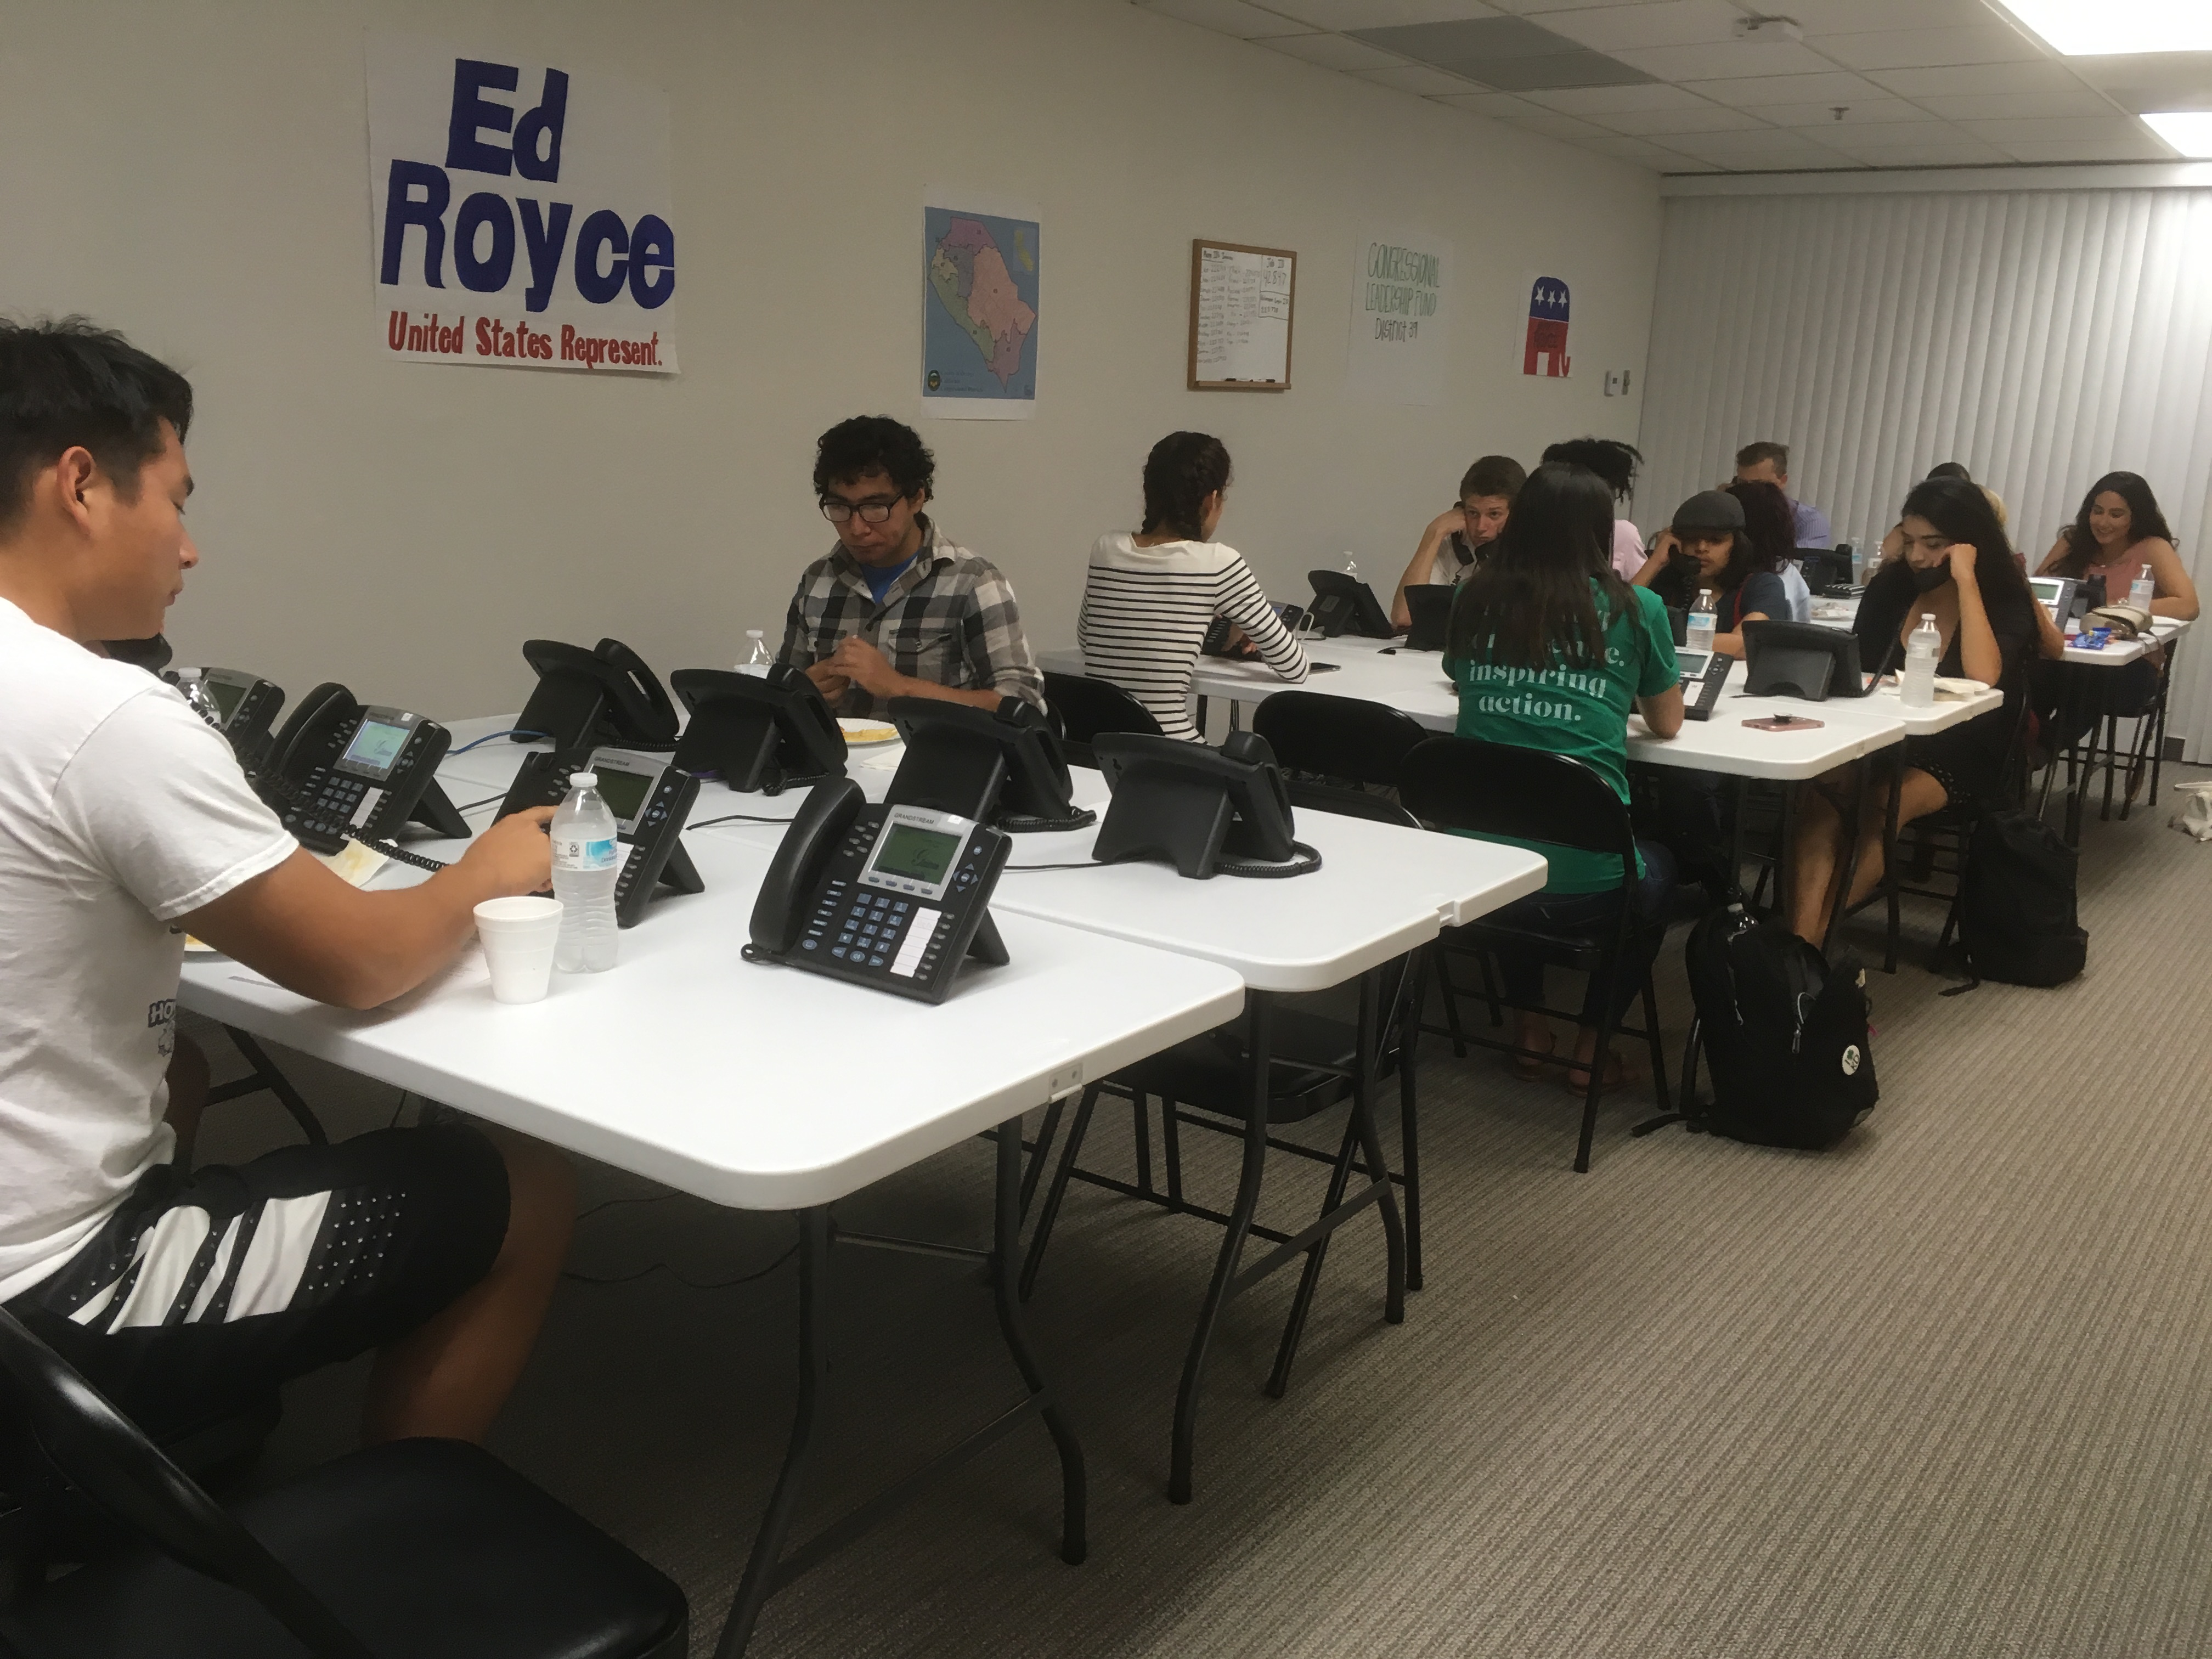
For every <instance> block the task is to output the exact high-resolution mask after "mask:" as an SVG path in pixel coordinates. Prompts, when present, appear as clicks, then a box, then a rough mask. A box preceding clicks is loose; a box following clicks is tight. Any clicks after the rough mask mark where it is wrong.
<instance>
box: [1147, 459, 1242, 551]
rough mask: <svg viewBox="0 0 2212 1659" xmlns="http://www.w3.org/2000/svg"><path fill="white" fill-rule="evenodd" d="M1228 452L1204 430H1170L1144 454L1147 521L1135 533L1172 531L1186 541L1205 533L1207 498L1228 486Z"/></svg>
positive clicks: (1193, 539)
mask: <svg viewBox="0 0 2212 1659" xmlns="http://www.w3.org/2000/svg"><path fill="white" fill-rule="evenodd" d="M1230 477H1231V470H1230V465H1229V451H1228V448H1227V447H1225V445H1224V444H1223V443H1222V441H1221V440H1220V439H1218V438H1216V437H1213V436H1211V435H1208V434H1206V433H1204V432H1170V433H1169V434H1168V435H1167V436H1166V437H1164V438H1163V439H1161V440H1160V441H1159V442H1158V443H1156V444H1154V445H1153V446H1152V453H1151V454H1149V455H1147V456H1146V457H1145V522H1144V526H1143V528H1142V529H1140V530H1139V532H1137V533H1138V534H1139V535H1140V536H1153V535H1158V534H1159V533H1160V532H1163V531H1172V532H1174V533H1175V534H1176V535H1178V536H1181V537H1182V538H1184V539H1185V540H1186V541H1198V540H1200V539H1202V538H1204V536H1205V534H1206V497H1207V496H1208V495H1212V493H1213V492H1214V491H1215V490H1217V489H1228V488H1229V480H1230Z"/></svg>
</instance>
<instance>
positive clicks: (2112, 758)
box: [2097, 714, 2120, 823]
mask: <svg viewBox="0 0 2212 1659" xmlns="http://www.w3.org/2000/svg"><path fill="white" fill-rule="evenodd" d="M2119 752H2120V717H2119V716H2118V714H2107V715H2106V716H2105V801H2104V805H2102V806H2100V808H2099V809H2098V811H2097V822H2098V823H2110V822H2111V821H2112V771H2113V764H2114V763H2115V762H2116V761H2118V759H2119Z"/></svg>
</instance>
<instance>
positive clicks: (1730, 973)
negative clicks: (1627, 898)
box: [1635, 904, 1881, 1152]
mask: <svg viewBox="0 0 2212 1659" xmlns="http://www.w3.org/2000/svg"><path fill="white" fill-rule="evenodd" d="M1685 956H1686V962H1687V965H1688V969H1689V979H1690V997H1691V1000H1692V1002H1694V1003H1695V1004H1696V1006H1697V1014H1698V1029H1697V1034H1696V1040H1697V1041H1698V1042H1699V1044H1700V1045H1701V1046H1702V1047H1703V1048H1704V1051H1705V1060H1706V1064H1707V1066H1709V1068H1710V1069H1711V1073H1712V1077H1713V1097H1712V1099H1711V1101H1710V1102H1708V1103H1695V1102H1692V1100H1691V1098H1690V1087H1691V1081H1692V1079H1690V1078H1688V1077H1686V1078H1684V1079H1683V1085H1682V1086H1683V1101H1684V1106H1683V1109H1682V1110H1681V1111H1680V1113H1676V1114H1673V1115H1669V1116H1668V1117H1663V1118H1658V1119H1655V1120H1654V1121H1651V1122H1650V1123H1644V1124H1638V1126H1637V1127H1636V1130H1635V1133H1638V1134H1644V1133H1648V1132H1649V1131H1650V1130H1652V1129H1656V1128H1657V1127H1659V1126H1660V1125H1661V1124H1662V1123H1670V1122H1673V1121H1675V1120H1676V1119H1677V1118H1680V1120H1681V1121H1685V1122H1686V1123H1688V1124H1689V1126H1690V1127H1691V1128H1692V1130H1705V1131H1708V1132H1710V1133H1713V1134H1717V1135H1726V1136H1727V1137H1728V1138H1729V1139H1731V1140H1744V1141H1749V1142H1751V1143H1752V1144H1753V1145H1754V1146H1794V1147H1798V1148H1802V1149H1803V1150H1807V1151H1812V1152H1819V1151H1821V1150H1823V1149H1825V1148H1826V1147H1829V1146H1834V1145H1835V1144H1836V1143H1837V1142H1838V1141H1839V1140H1841V1139H1843V1138H1844V1136H1845V1135H1847V1134H1849V1133H1850V1132H1851V1130H1852V1129H1853V1128H1855V1127H1857V1124H1858V1122H1859V1121H1860V1120H1861V1119H1862V1118H1863V1117H1865V1116H1866V1115H1867V1114H1868V1113H1869V1111H1871V1110H1873V1109H1874V1104H1875V1101H1876V1100H1878V1099H1879V1098H1880V1097H1881V1090H1880V1089H1879V1087H1878V1086H1877V1085H1876V1084H1875V1074H1874V1050H1873V1048H1871V1047H1870V1046H1869V1042H1868V1032H1867V995H1866V971H1865V969H1863V968H1861V967H1860V966H1859V963H1858V960H1857V957H1851V956H1848V955H1845V956H1842V957H1838V960H1837V961H1835V962H1834V963H1830V962H1829V961H1828V959H1827V958H1826V957H1823V956H1822V955H1821V954H1820V952H1819V951H1816V950H1814V948H1813V947H1812V946H1811V945H1808V944H1806V943H1805V941H1804V940H1803V939H1799V938H1798V937H1797V935H1796V934H1795V933H1791V932H1790V930H1789V929H1788V928H1787V927H1784V926H1783V925H1782V923H1780V922H1779V921H1773V920H1771V919H1762V918H1759V917H1755V916H1753V915H1751V914H1750V912H1748V911H1747V910H1746V909H1745V908H1744V907H1743V906H1742V905H1741V904H1730V905H1727V906H1724V907H1723V908H1720V909H1717V910H1715V911H1712V912H1711V914H1709V915H1706V916H1705V919H1704V920H1703V921H1700V922H1699V923H1698V925H1697V926H1696V927H1694V928H1692V930H1691V932H1690V938H1689V942H1688V944H1687V945H1686V947H1685Z"/></svg>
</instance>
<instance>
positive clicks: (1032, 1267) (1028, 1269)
mask: <svg viewBox="0 0 2212 1659" xmlns="http://www.w3.org/2000/svg"><path fill="white" fill-rule="evenodd" d="M1099 1087H1100V1085H1097V1084H1096V1083H1094V1084H1092V1085H1091V1086H1090V1087H1089V1088H1087V1089H1085V1091H1083V1098H1082V1100H1081V1101H1079V1103H1077V1105H1076V1108H1075V1121H1074V1122H1073V1123H1071V1124H1069V1125H1068V1126H1067V1145H1066V1146H1065V1147H1063V1148H1062V1149H1061V1150H1060V1162H1059V1164H1057V1165H1056V1166H1054V1170H1053V1172H1052V1185H1051V1186H1049V1187H1048V1188H1045V1191H1044V1208H1043V1209H1042V1210H1040V1211H1039V1212H1037V1224H1036V1231H1034V1232H1032V1233H1031V1234H1030V1248H1029V1251H1028V1254H1026V1255H1024V1256H1023V1257H1022V1282H1021V1297H1022V1300H1023V1301H1024V1302H1026V1301H1028V1300H1029V1299H1030V1295H1031V1293H1032V1292H1034V1291H1036V1276H1037V1269H1038V1268H1039V1267H1042V1266H1043V1264H1044V1247H1045V1246H1046V1245H1047V1244H1048V1243H1051V1242H1052V1225H1053V1223H1054V1222H1055V1221H1057V1220H1058V1219H1059V1218H1060V1200H1062V1199H1064V1198H1066V1196H1067V1181H1068V1177H1069V1176H1071V1175H1073V1173H1074V1170H1075V1159H1076V1156H1077V1154H1079V1152H1082V1150H1083V1137H1084V1136H1085V1134H1086V1133H1089V1131H1090V1128H1091V1111H1092V1109H1094V1108H1095V1107H1096V1106H1097V1104H1098V1090H1099Z"/></svg>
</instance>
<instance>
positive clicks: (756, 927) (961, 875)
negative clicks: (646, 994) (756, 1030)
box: [744, 778, 1013, 1002]
mask: <svg viewBox="0 0 2212 1659" xmlns="http://www.w3.org/2000/svg"><path fill="white" fill-rule="evenodd" d="M1012 847H1013V839H1012V836H1008V835H1007V834H1006V832H1005V831H1003V830H1000V829H993V828H992V827H991V826H990V825H989V824H987V823H977V822H975V820H974V819H973V818H966V817H960V816H959V815H958V814H957V813H953V812H945V811H939V810H938V809H936V808H934V807H927V806H894V805H889V804H885V805H880V806H871V805H868V804H867V800H866V796H864V795H863V794H862V793H861V792H860V785H859V784H857V783H854V781H852V780H851V779H850V778H835V779H832V780H830V781H828V782H825V783H819V784H817V785H816V786H815V787H814V789H813V791H812V793H810V794H809V795H808V796H807V798H806V801H805V805H803V806H802V807H801V808H800V809H799V815H798V817H794V818H793V820H792V822H791V828H790V829H788V830H787V831H786V832H785V833H784V837H783V844H782V845H781V847H779V848H777V849H776V854H775V862H774V863H773V864H772V865H770V866H769V872H768V874H767V876H766V877H765V878H763V881H762V883H761V890H760V897H759V899H758V900H757V902H756V903H755V904H754V907H753V918H752V943H751V944H750V945H747V946H746V947H745V949H744V957H745V960H747V961H748V962H779V963H785V964H786V965H787V966H789V967H793V968H804V969H806V970H807V971H808V972H810V973H816V974H826V975H829V977H830V978H832V979H844V980H853V981H857V982H859V983H860V984H862V985H867V986H872V987H874V988H875V989H877V990H878V991H889V992H891V993H892V994H894V995H897V996H902V997H913V998H915V999H916V1000H919V1001H922V1002H942V1001H944V1000H945V998H947V997H948V996H950V995H951V994H952V990H953V986H954V983H955V981H956V980H957V976H958V975H959V971H960V965H961V963H963V962H964V961H965V960H966V959H967V958H968V957H970V956H973V957H976V958H977V959H978V960H980V961H982V962H985V963H991V964H993V965H994V966H1000V965H1003V964H1004V963H1006V960H1007V957H1006V945H1004V943H1003V942H1001V941H1000V938H999V930H998V928H997V927H995V926H994V924H993V923H992V921H991V913H990V909H989V905H990V901H991V893H992V891H993V890H994V888H996V887H997V885H998V883H999V872H1000V871H1001V870H1003V869H1005V868H1006V855H1007V854H1008V853H1009V852H1010V851H1011V850H1012Z"/></svg>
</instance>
